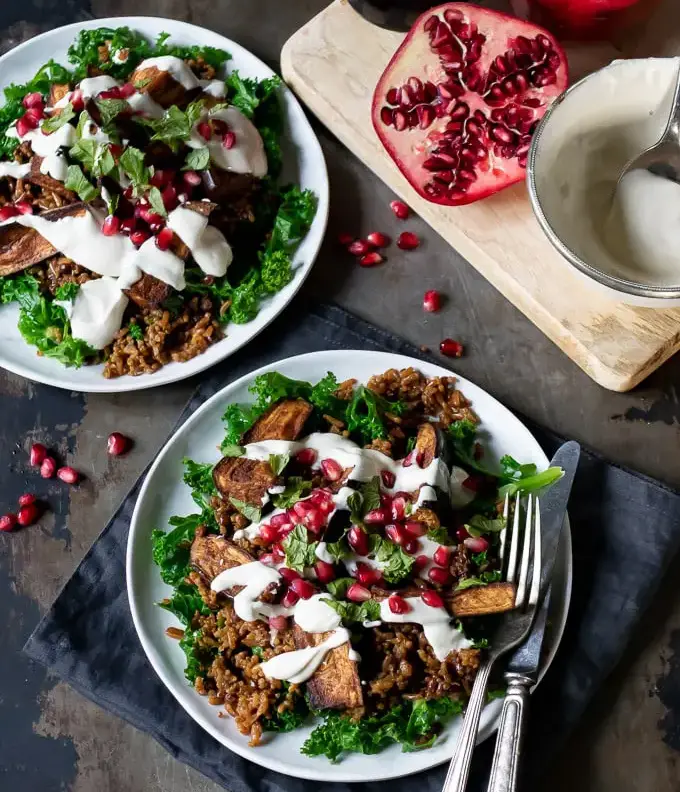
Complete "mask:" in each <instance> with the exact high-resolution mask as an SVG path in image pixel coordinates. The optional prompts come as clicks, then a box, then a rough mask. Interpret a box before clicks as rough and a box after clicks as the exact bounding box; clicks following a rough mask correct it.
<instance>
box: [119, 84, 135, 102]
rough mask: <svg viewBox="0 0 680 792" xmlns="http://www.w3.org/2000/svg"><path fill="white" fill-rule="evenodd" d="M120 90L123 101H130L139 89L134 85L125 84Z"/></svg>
mask: <svg viewBox="0 0 680 792" xmlns="http://www.w3.org/2000/svg"><path fill="white" fill-rule="evenodd" d="M118 90H119V91H120V96H121V99H129V98H130V97H131V96H132V94H134V93H137V89H136V88H135V86H134V85H133V84H132V83H124V84H123V85H121V86H120V88H119V89H118Z"/></svg>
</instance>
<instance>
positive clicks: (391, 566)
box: [369, 534, 415, 583]
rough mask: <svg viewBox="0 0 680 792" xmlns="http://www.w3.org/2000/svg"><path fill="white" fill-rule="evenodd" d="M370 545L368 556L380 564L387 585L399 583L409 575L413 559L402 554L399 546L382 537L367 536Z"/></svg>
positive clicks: (406, 554) (404, 553)
mask: <svg viewBox="0 0 680 792" xmlns="http://www.w3.org/2000/svg"><path fill="white" fill-rule="evenodd" d="M369 540H370V543H371V552H370V555H373V556H374V557H375V560H376V561H378V562H379V563H380V567H381V572H382V574H383V577H384V578H385V580H386V581H387V582H388V583H399V581H401V580H404V578H407V577H408V576H409V575H410V574H411V570H412V569H413V564H414V563H415V557H414V556H412V555H409V554H408V553H406V552H404V550H402V548H401V547H399V545H397V544H395V543H394V542H391V541H390V540H389V539H384V538H383V537H382V536H378V535H376V534H372V535H371V536H369Z"/></svg>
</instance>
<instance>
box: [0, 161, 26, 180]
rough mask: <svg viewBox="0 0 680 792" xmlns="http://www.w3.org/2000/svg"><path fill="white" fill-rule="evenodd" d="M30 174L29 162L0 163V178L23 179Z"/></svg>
mask: <svg viewBox="0 0 680 792" xmlns="http://www.w3.org/2000/svg"><path fill="white" fill-rule="evenodd" d="M30 172H31V163H30V162H24V163H20V162H0V178H2V177H3V176H11V177H12V178H13V179H23V178H24V177H26V176H28V174H29V173H30Z"/></svg>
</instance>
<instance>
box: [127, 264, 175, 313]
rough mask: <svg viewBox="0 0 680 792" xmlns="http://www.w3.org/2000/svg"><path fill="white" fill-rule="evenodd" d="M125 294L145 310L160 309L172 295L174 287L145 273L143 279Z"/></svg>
mask: <svg viewBox="0 0 680 792" xmlns="http://www.w3.org/2000/svg"><path fill="white" fill-rule="evenodd" d="M124 291H125V294H126V295H127V296H128V297H129V298H130V299H131V300H132V302H133V303H135V304H136V305H138V306H139V307H140V308H142V309H143V310H148V309H151V308H158V306H159V305H161V304H162V303H163V302H165V300H167V299H168V297H169V296H170V294H171V293H172V286H168V284H167V283H163V281H162V280H159V279H158V278H156V277H154V276H153V275H149V274H148V273H146V272H144V273H143V274H142V277H141V278H140V279H139V280H138V281H137V283H133V284H132V286H130V288H129V289H125V290H124Z"/></svg>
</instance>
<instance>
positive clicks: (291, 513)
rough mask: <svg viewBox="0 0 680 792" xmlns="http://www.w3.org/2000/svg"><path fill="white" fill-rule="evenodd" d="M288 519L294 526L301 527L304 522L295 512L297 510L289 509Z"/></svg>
mask: <svg viewBox="0 0 680 792" xmlns="http://www.w3.org/2000/svg"><path fill="white" fill-rule="evenodd" d="M288 519H289V520H290V522H291V523H292V524H293V525H299V524H300V523H301V522H302V517H301V516H300V515H299V514H298V513H297V512H296V511H295V509H288Z"/></svg>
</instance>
